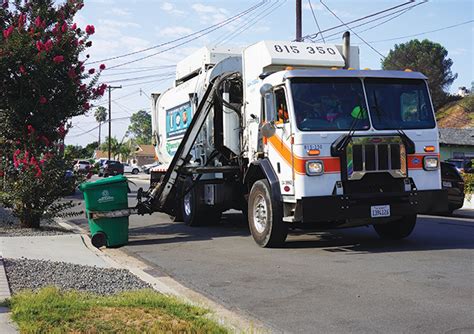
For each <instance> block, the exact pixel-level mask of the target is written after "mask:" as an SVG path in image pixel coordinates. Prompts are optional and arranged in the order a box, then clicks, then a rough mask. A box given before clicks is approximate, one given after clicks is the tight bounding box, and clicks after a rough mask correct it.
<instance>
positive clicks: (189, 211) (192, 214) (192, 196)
mask: <svg viewBox="0 0 474 334" xmlns="http://www.w3.org/2000/svg"><path fill="white" fill-rule="evenodd" d="M191 185H192V182H191V181H187V182H185V187H184V189H189V187H190V186H191ZM198 189H199V187H198V186H193V187H192V188H191V189H190V190H189V191H188V192H187V193H186V194H185V195H184V196H183V199H182V201H181V207H182V210H181V214H182V219H183V221H184V223H185V224H186V225H188V226H206V225H214V224H216V223H217V222H219V221H220V218H221V215H222V212H220V211H218V210H215V209H213V208H210V207H206V206H205V205H203V204H201V203H199V194H198Z"/></svg>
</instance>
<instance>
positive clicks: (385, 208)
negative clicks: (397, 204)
mask: <svg viewBox="0 0 474 334" xmlns="http://www.w3.org/2000/svg"><path fill="white" fill-rule="evenodd" d="M370 213H371V216H372V218H376V217H390V205H373V206H371V207H370Z"/></svg>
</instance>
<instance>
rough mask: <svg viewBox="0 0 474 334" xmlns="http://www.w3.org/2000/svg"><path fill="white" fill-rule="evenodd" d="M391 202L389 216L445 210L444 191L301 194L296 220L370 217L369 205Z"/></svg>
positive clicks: (311, 220) (323, 220)
mask: <svg viewBox="0 0 474 334" xmlns="http://www.w3.org/2000/svg"><path fill="white" fill-rule="evenodd" d="M387 204H388V205H390V216H391V217H398V216H407V215H412V214H417V213H442V212H446V211H447V209H448V194H447V192H446V191H445V190H421V191H409V192H408V191H407V192H393V193H376V194H373V193H371V194H364V193H360V194H348V195H339V196H318V197H303V198H302V199H301V200H300V201H298V202H297V205H296V210H295V217H294V219H295V221H297V222H302V223H313V222H330V221H344V220H347V219H364V218H366V219H374V220H376V219H380V218H371V206H374V205H387Z"/></svg>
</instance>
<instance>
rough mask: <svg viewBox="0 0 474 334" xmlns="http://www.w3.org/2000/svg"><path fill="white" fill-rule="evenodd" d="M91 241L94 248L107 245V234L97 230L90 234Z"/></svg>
mask: <svg viewBox="0 0 474 334" xmlns="http://www.w3.org/2000/svg"><path fill="white" fill-rule="evenodd" d="M91 243H92V245H93V246H94V247H96V248H100V247H103V246H107V235H105V233H104V232H97V233H96V234H94V235H93V236H92V238H91Z"/></svg>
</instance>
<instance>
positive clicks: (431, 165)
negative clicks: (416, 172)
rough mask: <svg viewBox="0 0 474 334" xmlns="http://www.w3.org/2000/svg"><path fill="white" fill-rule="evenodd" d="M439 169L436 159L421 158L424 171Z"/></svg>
mask: <svg viewBox="0 0 474 334" xmlns="http://www.w3.org/2000/svg"><path fill="white" fill-rule="evenodd" d="M438 167H439V159H438V157H428V156H427V157H424V158H423V168H424V169H425V170H437V169H438Z"/></svg>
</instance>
